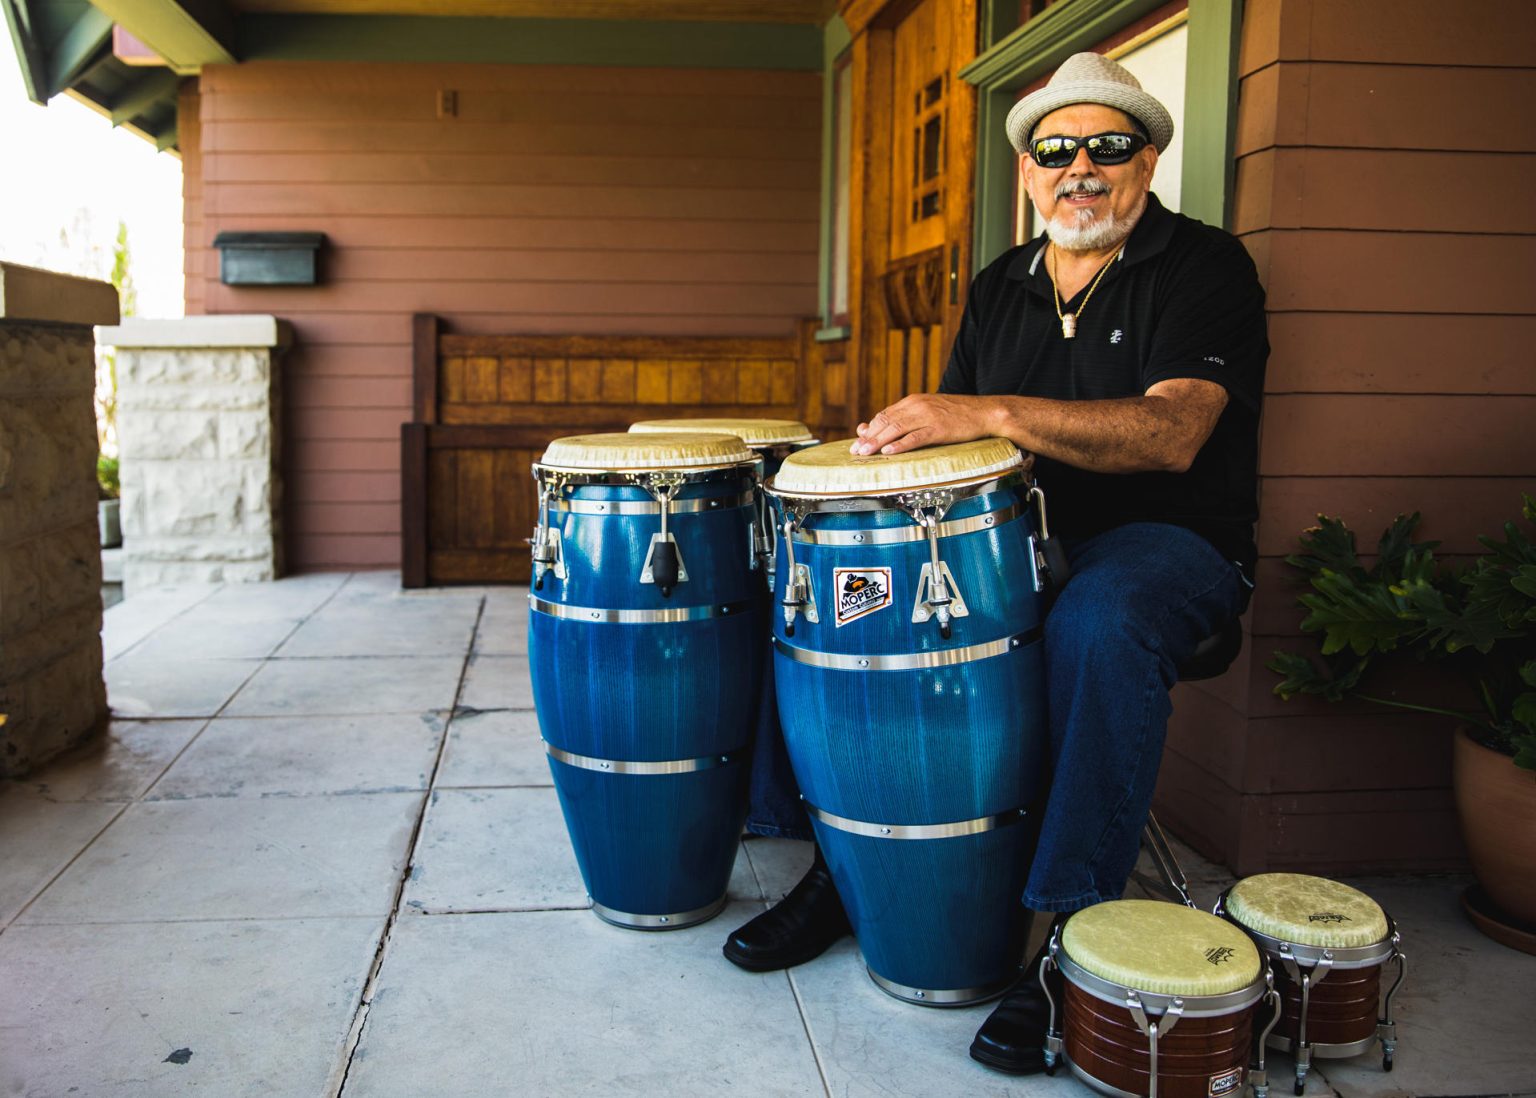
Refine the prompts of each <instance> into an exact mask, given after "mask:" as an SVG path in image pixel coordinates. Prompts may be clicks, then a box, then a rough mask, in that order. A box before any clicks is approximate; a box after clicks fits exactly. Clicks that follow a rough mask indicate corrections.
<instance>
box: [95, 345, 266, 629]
mask: <svg viewBox="0 0 1536 1098" xmlns="http://www.w3.org/2000/svg"><path fill="white" fill-rule="evenodd" d="M98 339H99V340H100V342H102V343H103V344H110V345H112V346H115V347H116V348H117V378H118V412H117V417H118V419H117V433H118V443H119V447H120V449H121V454H122V470H121V475H122V486H123V503H122V524H123V593H124V595H125V597H128V598H131V597H132V596H133V593H134V592H135V591H136V590H142V589H143V588H144V587H149V586H154V585H156V584H163V583H187V582H192V583H230V582H235V583H239V582H248V581H259V580H271V579H276V578H277V577H278V576H279V575H281V574H282V570H283V560H282V530H281V524H280V516H281V513H282V500H281V484H282V482H281V478H280V475H279V456H280V455H279V439H280V437H281V434H280V410H281V407H282V400H281V385H280V381H281V371H280V354H281V351H282V349H283V347H285V346H286V345H287V342H288V334H287V326H286V325H285V324H283V323H281V322H279V321H277V320H275V319H274V318H272V317H249V316H201V317H188V318H187V319H185V320H154V321H132V320H131V321H128V322H127V323H125V324H123V325H121V326H118V327H114V328H104V329H102V330H101V331H100V332H99V333H98Z"/></svg>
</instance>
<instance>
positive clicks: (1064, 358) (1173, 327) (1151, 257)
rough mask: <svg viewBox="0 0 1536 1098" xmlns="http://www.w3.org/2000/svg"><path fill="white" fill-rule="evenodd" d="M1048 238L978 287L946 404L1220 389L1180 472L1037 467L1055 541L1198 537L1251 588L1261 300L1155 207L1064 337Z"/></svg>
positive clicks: (1209, 248) (1011, 256)
mask: <svg viewBox="0 0 1536 1098" xmlns="http://www.w3.org/2000/svg"><path fill="white" fill-rule="evenodd" d="M1044 251H1045V237H1044V235H1042V236H1040V237H1038V238H1036V239H1035V240H1032V241H1030V242H1029V243H1028V244H1023V245H1020V246H1019V247H1017V248H1013V249H1011V250H1009V251H1008V252H1006V253H1004V254H1003V255H1002V256H1001V257H1000V258H999V259H998V260H997V261H996V262H995V263H992V264H990V265H989V266H988V267H987V268H986V269H985V270H983V271H982V272H981V273H980V274H979V275H977V276H976V280H975V282H974V283H973V284H972V286H971V292H970V298H969V300H968V301H967V302H966V306H965V315H964V318H963V319H962V321H961V325H960V332H959V335H958V336H957V337H956V339H955V344H954V350H953V351H952V352H951V354H950V358H949V365H948V367H947V368H946V369H945V371H944V378H943V380H942V382H940V384H939V391H940V392H943V393H970V394H978V395H981V396H994V395H1011V396H1034V397H1047V398H1051V399H1055V400H1108V399H1114V398H1122V397H1134V396H1140V395H1142V394H1143V393H1145V392H1146V391H1147V389H1148V388H1150V387H1151V386H1153V385H1155V384H1156V383H1157V382H1159V381H1167V380H1169V379H1171V378H1184V377H1192V378H1201V379H1203V380H1206V381H1214V382H1215V383H1216V384H1218V385H1220V386H1222V387H1223V388H1224V389H1226V390H1227V397H1228V399H1227V406H1226V408H1224V409H1223V410H1222V413H1221V418H1220V420H1218V421H1217V424H1216V429H1215V430H1214V431H1212V432H1211V437H1210V438H1209V439H1207V440H1206V443H1205V445H1204V446H1203V447H1201V449H1200V452H1199V454H1198V455H1196V457H1195V460H1194V463H1193V465H1191V467H1190V468H1189V470H1188V471H1186V472H1183V473H1129V474H1117V473H1094V472H1089V471H1087V470H1085V469H1079V468H1075V467H1073V466H1070V465H1066V464H1063V463H1061V462H1059V461H1053V460H1051V459H1049V458H1045V457H1039V458H1037V459H1036V462H1035V473H1036V476H1037V477H1038V479H1039V483H1040V486H1041V487H1042V488H1043V489H1044V490H1045V492H1046V498H1047V501H1048V505H1049V518H1050V522H1051V533H1052V534H1058V533H1059V534H1061V535H1062V536H1064V537H1067V538H1081V537H1088V536H1090V535H1092V534H1097V533H1101V532H1103V531H1104V530H1108V529H1111V528H1113V527H1115V526H1121V525H1124V524H1126V523H1129V522H1168V523H1173V524H1176V525H1179V526H1185V527H1188V528H1189V529H1191V530H1194V531H1195V532H1196V533H1198V534H1200V535H1202V536H1203V537H1205V538H1206V539H1207V540H1208V541H1210V542H1211V544H1212V545H1214V546H1216V548H1217V549H1218V550H1220V551H1221V553H1222V554H1223V555H1224V556H1226V557H1227V558H1228V559H1229V560H1234V561H1237V562H1238V563H1239V564H1241V565H1242V566H1243V569H1244V571H1245V572H1246V573H1247V574H1248V575H1249V576H1252V574H1253V563H1254V559H1255V557H1256V555H1257V551H1256V549H1255V547H1254V543H1253V524H1254V521H1255V520H1256V519H1257V518H1258V501H1257V493H1258V426H1259V404H1260V401H1261V399H1262V397H1263V393H1264V363H1265V361H1266V360H1267V359H1268V357H1269V340H1268V338H1267V337H1266V334H1265V322H1264V290H1263V288H1262V287H1261V286H1260V285H1259V278H1258V272H1257V270H1255V268H1254V265H1253V260H1252V259H1250V258H1249V256H1248V253H1247V251H1246V250H1244V248H1243V246H1242V245H1241V244H1240V243H1238V241H1237V239H1236V238H1235V237H1233V236H1232V235H1231V234H1229V233H1226V232H1223V231H1222V230H1220V229H1213V228H1211V227H1210V226H1209V225H1204V224H1202V223H1201V222H1199V221H1195V220H1194V219H1192V218H1188V217H1184V216H1183V215H1181V214H1176V213H1170V212H1169V211H1168V210H1167V209H1165V208H1164V207H1163V206H1162V204H1161V203H1159V202H1158V200H1157V196H1156V195H1149V196H1148V199H1147V209H1146V212H1145V213H1144V214H1143V215H1142V217H1141V220H1140V221H1138V222H1137V223H1136V228H1135V229H1134V230H1132V232H1131V235H1130V238H1129V239H1128V240H1127V241H1126V245H1125V248H1124V250H1123V251H1122V252H1121V254H1120V256H1119V258H1118V259H1116V260H1114V261H1113V262H1112V263H1111V265H1110V268H1109V270H1107V271H1106V272H1105V273H1104V277H1103V279H1102V280H1101V281H1100V283H1099V286H1098V289H1097V290H1095V291H1094V293H1093V297H1092V299H1091V300H1089V302H1088V304H1087V306H1086V308H1084V307H1083V306H1082V300H1083V297H1084V296H1085V295H1086V293H1087V288H1086V287H1085V288H1084V290H1083V291H1082V292H1081V293H1079V294H1078V295H1077V297H1075V298H1073V299H1072V300H1071V301H1069V302H1063V303H1062V312H1078V311H1079V310H1081V312H1080V315H1079V316H1078V321H1077V337H1076V338H1075V339H1064V338H1062V334H1061V322H1060V321H1059V320H1058V319H1057V317H1056V305H1055V298H1054V296H1053V293H1052V289H1051V280H1050V277H1049V275H1047V273H1046V269H1045V263H1044V260H1043V256H1044Z"/></svg>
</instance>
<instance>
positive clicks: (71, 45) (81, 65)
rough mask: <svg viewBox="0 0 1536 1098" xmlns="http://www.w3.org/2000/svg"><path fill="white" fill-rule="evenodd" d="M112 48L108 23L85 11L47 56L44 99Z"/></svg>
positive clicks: (92, 10) (92, 11)
mask: <svg viewBox="0 0 1536 1098" xmlns="http://www.w3.org/2000/svg"><path fill="white" fill-rule="evenodd" d="M111 46H112V20H111V19H109V18H108V17H107V16H106V15H104V14H103V13H102V12H100V11H99V10H97V9H96V8H86V9H85V11H84V12H82V13H81V15H80V18H79V19H77V20H75V22H74V23H73V24H71V26H70V28H69V30H68V31H66V32H65V34H64V37H63V38H61V39H60V40H59V41H58V43H57V44H56V45H55V46H54V47H53V49H52V51H51V52H50V53H49V55H48V97H49V98H50V99H51V98H53V97H54V96H55V95H58V94H59V93H60V92H61V91H63V90H64V89H66V88H68V87H69V86H70V85H71V84H73V83H74V82H75V81H76V80H78V79H79V78H80V77H81V76H82V75H84V74H85V71H86V70H87V69H89V68H90V67H91V66H92V65H94V64H95V63H96V62H97V61H99V60H100V59H101V57H102V54H103V52H104V51H108V50H110V49H111Z"/></svg>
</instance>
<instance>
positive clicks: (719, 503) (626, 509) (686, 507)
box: [550, 492, 756, 515]
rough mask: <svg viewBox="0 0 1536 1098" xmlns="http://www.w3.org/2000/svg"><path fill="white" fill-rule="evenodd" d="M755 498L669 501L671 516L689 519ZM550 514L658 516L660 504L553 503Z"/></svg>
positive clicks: (746, 503) (747, 503) (746, 504)
mask: <svg viewBox="0 0 1536 1098" xmlns="http://www.w3.org/2000/svg"><path fill="white" fill-rule="evenodd" d="M755 499H756V496H755V495H754V494H753V493H752V492H743V493H742V494H741V495H739V496H737V497H735V498H734V499H729V498H728V499H677V500H673V501H672V507H671V510H672V513H673V514H674V515H691V514H697V513H699V512H701V511H723V510H728V509H729V508H732V507H750V506H752V504H753V501H754V500H755ZM550 510H552V511H562V512H566V513H568V514H572V515H659V514H661V504H659V503H656V502H655V501H647V500H614V501H612V502H603V501H600V500H584V499H556V500H554V501H553V502H552V503H551V504H550Z"/></svg>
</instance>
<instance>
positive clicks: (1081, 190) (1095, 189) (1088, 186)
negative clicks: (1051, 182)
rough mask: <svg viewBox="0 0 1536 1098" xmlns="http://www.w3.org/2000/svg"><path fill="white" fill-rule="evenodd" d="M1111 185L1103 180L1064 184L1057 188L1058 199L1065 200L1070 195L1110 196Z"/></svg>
mask: <svg viewBox="0 0 1536 1098" xmlns="http://www.w3.org/2000/svg"><path fill="white" fill-rule="evenodd" d="M1108 193H1109V184H1108V183H1106V182H1104V181H1103V180H1102V179H1076V180H1073V181H1072V182H1071V183H1063V184H1062V185H1061V186H1059V187H1057V188H1056V197H1057V198H1065V197H1067V196H1068V195H1070V194H1108Z"/></svg>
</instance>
